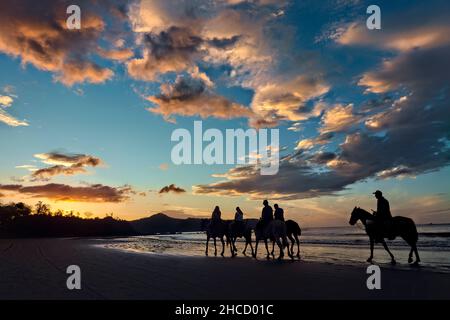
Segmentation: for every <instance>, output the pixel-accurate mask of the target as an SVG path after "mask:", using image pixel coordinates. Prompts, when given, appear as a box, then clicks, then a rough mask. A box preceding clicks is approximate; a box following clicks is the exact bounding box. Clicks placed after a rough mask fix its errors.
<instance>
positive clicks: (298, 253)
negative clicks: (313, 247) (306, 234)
mask: <svg viewBox="0 0 450 320" xmlns="http://www.w3.org/2000/svg"><path fill="white" fill-rule="evenodd" d="M294 238H295V242H297V258H299V259H300V240H299V239H298V236H297V235H294Z"/></svg>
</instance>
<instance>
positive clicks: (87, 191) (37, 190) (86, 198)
mask: <svg viewBox="0 0 450 320" xmlns="http://www.w3.org/2000/svg"><path fill="white" fill-rule="evenodd" d="M0 190H2V191H12V192H16V193H19V194H23V195H26V196H31V197H33V198H47V199H50V200H54V201H77V202H124V201H126V200H127V199H129V195H130V194H131V192H132V188H131V187H129V186H124V187H110V186H105V185H102V184H92V185H88V186H70V185H66V184H57V183H50V184H45V185H35V186H23V185H2V184H0Z"/></svg>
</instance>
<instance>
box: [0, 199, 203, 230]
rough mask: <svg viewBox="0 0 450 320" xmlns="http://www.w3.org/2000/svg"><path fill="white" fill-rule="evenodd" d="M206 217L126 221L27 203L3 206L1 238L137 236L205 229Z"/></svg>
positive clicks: (0, 227) (151, 218)
mask: <svg viewBox="0 0 450 320" xmlns="http://www.w3.org/2000/svg"><path fill="white" fill-rule="evenodd" d="M202 223H203V224H204V223H205V219H200V218H187V219H178V218H172V217H169V216H167V215H166V214H164V213H157V214H155V215H152V216H150V217H147V218H143V219H138V220H134V221H126V220H121V219H118V218H113V217H112V216H106V217H105V218H94V219H83V218H80V217H79V216H78V214H74V213H73V212H70V213H69V214H64V213H63V212H62V211H57V212H51V211H50V209H49V207H48V206H47V205H45V204H43V203H41V202H40V203H38V204H37V205H36V206H35V209H34V210H33V209H32V208H31V207H30V206H27V205H25V204H24V203H21V202H19V203H11V204H8V205H0V238H7V237H10V238H16V237H19V238H23V237H88V236H102V237H103V236H134V235H149V234H158V233H177V232H195V231H201V230H202Z"/></svg>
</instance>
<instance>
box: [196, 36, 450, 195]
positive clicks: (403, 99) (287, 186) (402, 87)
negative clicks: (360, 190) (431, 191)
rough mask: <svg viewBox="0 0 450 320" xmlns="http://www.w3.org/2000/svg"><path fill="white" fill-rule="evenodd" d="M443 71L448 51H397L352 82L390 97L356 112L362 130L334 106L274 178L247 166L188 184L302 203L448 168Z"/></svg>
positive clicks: (449, 113) (347, 110)
mask: <svg viewBox="0 0 450 320" xmlns="http://www.w3.org/2000/svg"><path fill="white" fill-rule="evenodd" d="M446 65H450V45H446V44H445V45H442V46H434V47H429V48H420V49H416V50H412V51H407V52H401V53H399V55H398V56H396V57H393V58H391V59H389V60H386V61H385V62H383V63H382V64H381V66H380V67H379V68H378V69H376V70H371V71H368V72H366V73H365V74H364V75H363V76H362V78H361V80H360V81H359V85H361V86H365V87H366V88H367V90H368V91H370V92H372V93H375V94H380V95H382V96H384V95H386V94H392V95H393V96H395V97H398V98H395V99H384V98H383V99H382V100H383V103H382V106H381V107H377V108H369V109H368V110H366V111H367V112H369V114H368V115H364V116H362V115H360V114H357V119H358V120H359V119H361V120H362V119H365V127H362V126H360V127H357V128H355V129H354V130H353V132H350V128H352V126H353V124H354V123H355V112H354V111H352V107H350V106H345V107H344V106H339V107H334V108H333V109H330V110H328V111H326V112H325V113H324V116H323V118H322V122H321V124H322V127H320V128H319V134H318V136H315V137H310V138H307V139H303V140H302V141H300V143H299V146H298V148H297V149H298V150H297V151H296V152H294V153H293V154H292V155H290V156H287V157H285V158H284V159H283V160H282V161H281V163H280V168H279V172H278V174H277V175H275V176H273V177H272V176H261V175H259V174H258V173H257V171H256V168H255V167H248V166H247V167H240V168H233V169H231V170H229V171H228V172H227V173H225V174H224V175H221V176H220V177H222V178H224V179H223V180H221V181H219V182H215V183H211V184H208V185H198V186H194V187H193V190H194V193H196V194H213V195H229V196H237V195H239V196H243V195H247V196H249V197H250V198H260V197H268V196H271V197H273V198H281V199H287V200H293V199H304V198H309V197H319V196H323V195H334V194H336V193H337V192H339V191H343V190H346V189H347V188H349V187H350V186H351V185H352V184H353V183H356V182H359V181H364V180H366V179H369V178H374V179H388V178H395V177H398V178H406V177H415V176H417V175H420V174H423V173H427V172H433V171H437V170H439V169H441V168H443V167H446V166H448V165H449V164H450V123H449V122H448V121H446V120H445V119H450V108H449V107H448V106H449V96H450V95H449V93H450V92H449V90H450V88H449V86H448V84H449V83H450V78H449V77H450V76H449V73H448V70H447V69H446V68H443V66H446ZM327 112H329V113H328V114H327ZM335 131H339V132H341V134H345V140H344V141H343V142H342V143H341V144H340V145H338V146H336V150H333V152H332V153H331V152H330V151H328V150H325V151H320V153H315V154H314V153H313V152H312V150H311V149H312V148H314V147H315V146H317V145H322V144H324V143H325V144H326V143H327V142H329V141H330V139H331V138H332V137H333V132H335ZM321 132H322V133H321ZM324 134H330V135H331V136H328V137H325V136H324ZM324 152H327V153H324Z"/></svg>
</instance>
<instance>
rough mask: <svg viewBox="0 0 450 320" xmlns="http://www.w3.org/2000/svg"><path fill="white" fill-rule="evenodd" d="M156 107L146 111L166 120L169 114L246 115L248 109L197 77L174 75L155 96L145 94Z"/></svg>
mask: <svg viewBox="0 0 450 320" xmlns="http://www.w3.org/2000/svg"><path fill="white" fill-rule="evenodd" d="M147 100H148V101H150V102H152V103H154V104H155V105H156V107H153V108H149V109H148V110H149V111H150V112H153V113H156V114H161V115H163V116H164V117H165V118H166V119H168V120H170V119H171V116H173V115H183V116H195V115H199V116H201V117H202V118H207V117H216V118H222V119H230V118H238V117H249V116H250V115H252V111H251V110H250V109H248V108H246V107H244V106H242V105H240V104H238V103H235V102H232V101H230V100H228V99H226V98H224V97H222V96H219V95H217V94H215V93H214V92H213V91H212V89H211V88H209V87H208V86H207V85H206V84H205V82H204V81H203V80H201V79H194V78H190V77H181V76H180V77H178V78H177V79H176V81H175V83H174V84H165V85H163V86H162V88H161V93H160V94H159V95H157V96H150V97H147Z"/></svg>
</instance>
